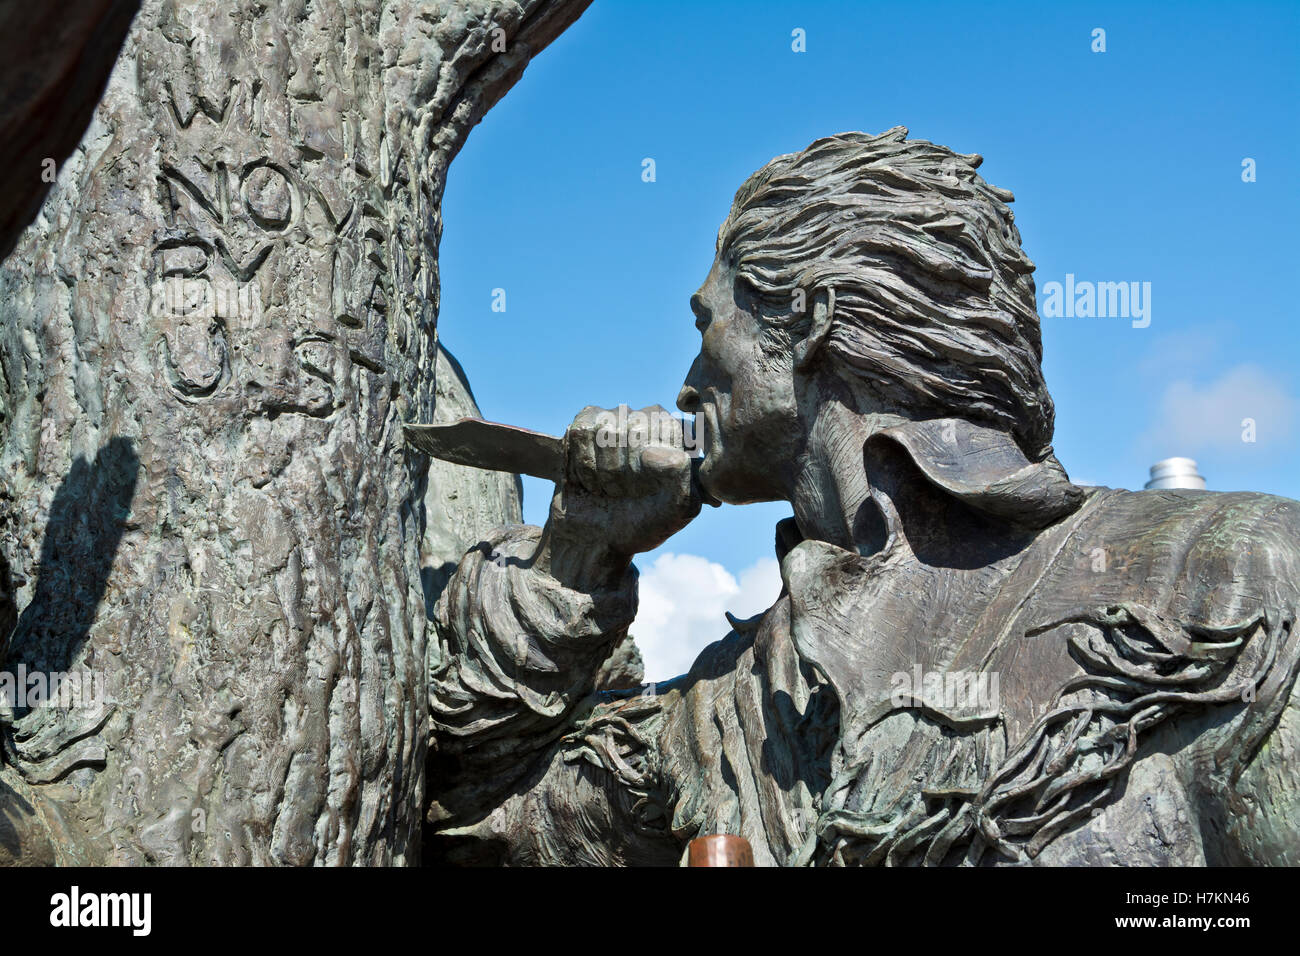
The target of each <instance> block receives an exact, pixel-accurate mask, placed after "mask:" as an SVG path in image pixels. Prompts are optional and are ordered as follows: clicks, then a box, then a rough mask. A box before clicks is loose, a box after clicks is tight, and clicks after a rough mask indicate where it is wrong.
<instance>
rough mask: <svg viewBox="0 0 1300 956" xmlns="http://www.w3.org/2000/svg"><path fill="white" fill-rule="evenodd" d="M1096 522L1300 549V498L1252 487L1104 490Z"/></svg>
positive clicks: (1146, 532) (1205, 540)
mask: <svg viewBox="0 0 1300 956" xmlns="http://www.w3.org/2000/svg"><path fill="white" fill-rule="evenodd" d="M1096 495H1097V499H1098V500H1097V503H1096V517H1095V518H1094V520H1095V521H1098V522H1100V523H1101V524H1104V525H1108V526H1113V527H1115V528H1116V530H1118V529H1120V528H1124V527H1127V528H1128V529H1130V530H1131V532H1132V533H1134V534H1135V535H1138V536H1141V537H1155V538H1164V539H1169V538H1178V539H1181V540H1184V541H1186V542H1189V543H1191V542H1197V543H1200V544H1203V545H1208V546H1215V545H1219V546H1222V547H1229V546H1236V545H1239V544H1242V543H1251V542H1255V541H1258V542H1259V543H1261V544H1265V543H1267V544H1270V545H1275V546H1281V547H1283V548H1290V549H1295V548H1300V501H1293V500H1292V499H1290V498H1283V497H1281V496H1279V495H1269V494H1262V493H1259V492H1252V491H1231V492H1229V491H1194V490H1184V489H1177V490H1172V489H1166V490H1151V491H1124V490H1116V489H1098V491H1097V492H1096Z"/></svg>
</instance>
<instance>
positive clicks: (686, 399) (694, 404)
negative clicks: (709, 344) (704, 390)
mask: <svg viewBox="0 0 1300 956" xmlns="http://www.w3.org/2000/svg"><path fill="white" fill-rule="evenodd" d="M699 371H700V357H699V356H698V355H697V356H695V361H694V362H692V363H691V367H690V370H689V371H688V372H687V373H686V381H685V382H683V383H682V390H681V391H680V392H678V393H677V407H678V408H679V409H681V410H682V411H683V412H685V413H686V414H687V415H694V414H695V413H696V412H698V411H699V410H700V392H699V389H697V388H696V387H695V386H694V385H693V384H691V383H692V382H696V381H698V380H699V379H698V375H699Z"/></svg>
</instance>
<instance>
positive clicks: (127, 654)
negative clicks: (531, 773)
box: [0, 0, 589, 864]
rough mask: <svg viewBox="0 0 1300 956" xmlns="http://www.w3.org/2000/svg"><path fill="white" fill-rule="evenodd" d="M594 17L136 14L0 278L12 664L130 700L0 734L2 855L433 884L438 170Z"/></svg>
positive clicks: (518, 5) (393, 3)
mask: <svg viewBox="0 0 1300 956" xmlns="http://www.w3.org/2000/svg"><path fill="white" fill-rule="evenodd" d="M587 2H589V0H519V2H508V0H454V2H419V0H388V2H383V0H283V2H279V3H276V2H270V3H268V2H266V0H240V2H232V3H224V2H223V3H210V2H201V3H200V2H185V0H166V2H164V0H147V2H145V3H144V4H143V7H142V9H141V11H140V14H139V15H138V17H137V18H136V20H135V22H134V24H133V26H132V29H131V32H130V35H129V36H128V38H127V41H126V45H125V47H124V49H123V53H122V56H121V58H120V60H119V61H118V65H117V67H116V69H115V71H114V73H113V76H112V78H111V80H110V82H109V86H108V90H107V92H106V94H105V97H104V100H103V102H102V103H101V105H100V108H99V110H98V112H97V114H96V117H95V119H94V121H93V123H92V125H91V128H90V130H89V131H88V132H87V134H86V136H85V138H84V139H83V141H82V145H81V147H80V148H79V149H78V150H77V152H76V153H75V154H74V155H73V157H72V158H71V159H70V160H69V162H68V163H67V165H66V166H65V167H64V168H63V169H62V170H61V172H60V176H59V181H58V184H57V187H56V188H55V189H54V190H53V191H52V193H51V195H50V197H49V198H48V200H47V202H46V203H45V205H44V207H43V209H42V212H41V215H40V216H39V217H38V219H37V222H36V223H35V224H34V225H33V226H32V227H31V228H30V229H28V231H27V232H26V233H25V234H24V235H23V237H22V238H21V240H20V241H19V244H18V246H17V248H16V250H15V252H14V254H13V255H12V256H11V257H10V258H9V259H8V260H6V262H5V263H4V266H3V268H2V269H0V309H2V310H3V314H2V315H0V368H2V370H3V381H0V403H2V407H0V413H3V427H4V432H5V433H4V444H3V450H2V457H0V507H3V509H4V510H3V514H2V515H0V517H2V518H3V525H2V526H0V548H2V549H3V553H4V555H5V557H6V558H7V560H8V562H9V563H10V565H11V566H12V567H13V569H14V583H15V585H16V588H15V591H14V595H15V597H14V610H16V611H18V612H20V613H19V616H18V622H17V626H16V627H15V629H14V631H13V635H12V638H11V639H10V641H9V643H8V646H7V647H6V648H5V649H4V652H3V656H2V657H0V662H2V663H3V666H4V667H5V668H7V669H8V670H10V671H12V670H14V669H15V668H16V667H17V666H19V665H22V666H25V667H26V668H28V669H29V670H33V669H39V670H44V671H75V670H79V669H86V670H89V671H95V672H99V673H101V674H103V675H104V677H105V679H106V681H107V689H108V701H107V702H106V703H104V704H103V705H102V706H100V707H97V708H87V707H79V708H72V709H59V708H53V707H48V706H45V707H36V708H32V709H24V708H21V707H20V708H16V709H13V710H11V711H10V712H8V713H5V714H3V715H0V731H2V743H3V760H4V767H3V769H2V770H0V803H3V802H4V799H5V798H4V796H3V794H5V793H6V790H8V791H9V792H10V795H11V798H12V799H11V801H10V802H11V804H13V805H15V806H19V807H21V808H22V812H21V813H17V814H11V815H10V816H11V823H12V821H13V820H14V819H18V820H19V821H20V822H19V824H18V825H17V828H18V830H19V831H20V833H19V835H20V837H22V839H21V841H20V843H21V844H22V845H21V846H19V847H18V848H17V851H16V852H15V849H14V847H12V846H11V847H9V848H8V850H9V854H10V856H11V857H13V858H19V859H33V860H35V859H41V858H42V855H43V854H44V855H46V856H52V857H53V858H55V859H58V860H60V861H66V862H79V861H80V862H107V863H149V862H158V863H194V864H207V863H241V864H242V863H252V864H265V863H286V864H309V863H317V864H352V863H360V864H376V863H412V862H416V861H417V860H418V856H419V833H420V813H421V804H422V801H423V786H424V784H423V765H424V758H425V735H426V732H427V728H426V716H425V707H424V704H423V700H424V682H425V671H424V664H425V636H424V628H425V598H424V594H423V592H422V582H421V574H420V571H421V543H422V536H423V534H424V530H425V523H426V518H425V514H424V504H423V503H424V501H425V498H426V492H427V490H428V489H427V485H426V481H427V478H426V470H427V468H428V461H427V459H425V458H424V457H423V456H418V455H414V454H412V453H410V452H408V451H407V450H406V449H405V448H404V447H403V444H402V440H401V434H400V423H401V422H403V421H413V420H422V421H429V420H432V418H433V415H434V403H435V368H436V362H437V341H436V324H437V295H438V271H437V250H438V242H439V238H440V234H441V228H442V221H441V214H440V201H441V196H442V191H443V185H444V180H445V174H446V170H447V166H448V163H449V162H450V161H451V159H452V158H453V157H454V156H455V154H456V152H457V151H458V149H459V148H460V146H461V145H462V143H463V142H464V140H465V137H466V135H467V134H468V132H469V130H470V129H471V128H472V127H473V125H474V124H475V123H476V122H478V120H479V119H480V118H481V117H482V115H483V114H484V112H485V111H486V110H487V109H488V108H490V107H491V106H492V105H493V104H494V103H495V102H496V101H497V99H498V98H499V97H500V96H502V95H503V94H504V92H505V91H506V90H507V89H508V88H509V87H510V86H511V85H512V84H513V83H514V82H515V80H517V79H518V77H519V75H520V74H521V72H522V70H523V68H524V66H525V65H526V64H527V62H528V61H529V59H530V58H531V56H532V55H533V54H534V53H535V52H536V51H537V50H539V49H541V48H542V47H544V46H545V45H546V44H547V43H548V42H550V40H552V39H553V38H554V37H555V36H556V35H558V34H559V32H560V31H562V30H563V29H564V28H565V27H566V26H568V25H569V24H570V23H571V22H572V21H573V20H574V19H576V17H577V16H578V15H579V14H580V13H581V11H582V10H583V8H584V7H585V6H586V3H587ZM431 500H432V499H431ZM3 829H4V828H3V827H0V831H3ZM24 833H25V835H24ZM41 835H44V837H45V841H44V843H43V844H42V845H41V846H36V845H35V842H34V841H37V838H38V837H40V836H41ZM0 836H3V833H2V832H0ZM0 842H3V840H0ZM4 853H5V850H4V849H3V848H0V857H3V856H4Z"/></svg>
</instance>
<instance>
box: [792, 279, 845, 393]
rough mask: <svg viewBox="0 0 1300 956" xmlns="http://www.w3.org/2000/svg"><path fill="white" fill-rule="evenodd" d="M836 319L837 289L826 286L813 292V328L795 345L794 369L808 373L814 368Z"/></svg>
mask: <svg viewBox="0 0 1300 956" xmlns="http://www.w3.org/2000/svg"><path fill="white" fill-rule="evenodd" d="M834 318H835V287H834V286H825V287H824V288H820V289H816V290H814V292H813V314H812V327H811V328H809V329H808V335H807V336H806V337H805V338H804V339H803V341H801V342H797V343H795V347H794V367H795V368H796V369H797V370H798V371H800V372H806V371H808V369H809V368H811V367H812V363H813V360H814V359H815V358H816V357H817V353H818V352H819V351H820V350H821V345H822V342H824V341H825V340H826V336H827V335H829V334H830V331H831V321H832V320H833V319H834Z"/></svg>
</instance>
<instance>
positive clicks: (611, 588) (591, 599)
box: [429, 527, 636, 760]
mask: <svg viewBox="0 0 1300 956" xmlns="http://www.w3.org/2000/svg"><path fill="white" fill-rule="evenodd" d="M544 539H545V536H544V535H543V532H542V531H541V530H540V529H538V528H535V527H514V528H511V529H506V530H503V531H501V532H498V533H496V534H494V536H493V537H492V539H491V540H489V541H487V542H484V543H483V544H482V545H480V546H478V547H477V548H475V549H472V550H471V551H470V552H469V553H467V554H466V555H465V557H464V559H463V560H462V562H461V565H460V567H459V568H458V569H457V571H456V574H455V575H453V576H452V579H451V581H450V582H448V585H447V588H446V590H445V591H444V592H443V595H442V597H441V598H440V600H439V602H438V606H437V609H436V613H435V635H434V637H435V642H434V646H433V648H432V654H431V661H430V664H431V668H430V685H429V706H430V713H431V716H432V719H433V732H434V738H435V741H436V742H437V745H438V747H439V749H441V750H450V751H454V752H457V753H460V754H462V755H464V756H465V757H467V758H470V759H489V760H490V759H498V758H508V757H509V755H510V754H518V753H520V752H523V751H527V750H531V749H534V748H535V747H536V746H539V745H541V744H542V743H544V742H545V741H546V740H548V739H550V737H551V736H552V734H551V732H552V731H553V730H554V729H555V728H556V727H557V726H558V725H559V724H560V723H562V722H563V720H564V719H565V718H566V717H567V716H568V714H569V713H570V712H571V711H572V709H573V708H574V707H575V706H576V705H577V704H578V703H579V702H580V701H581V700H582V699H583V698H584V697H586V696H587V695H588V694H590V693H591V691H592V689H593V686H594V682H595V675H596V672H597V671H598V670H599V667H600V665H601V663H602V662H603V661H604V659H605V657H606V656H607V655H608V653H609V648H610V647H611V646H612V645H613V644H614V643H615V642H616V641H618V640H621V639H622V638H623V636H624V635H625V634H626V633H627V628H628V626H629V625H630V624H631V622H632V618H633V617H634V616H635V613H636V573H635V571H633V570H632V569H631V567H630V564H629V563H628V562H624V563H623V564H622V566H621V568H615V569H611V568H610V567H609V565H608V564H607V563H605V562H604V561H603V560H602V557H601V556H600V555H598V554H595V553H593V552H592V551H591V550H590V549H589V550H588V552H587V553H586V554H583V553H581V552H580V551H579V549H578V548H577V547H576V546H575V545H572V544H563V545H560V543H559V542H557V541H556V540H555V539H554V537H553V536H552V537H551V540H550V542H549V544H550V546H549V547H548V546H547V545H546V541H545V540H544Z"/></svg>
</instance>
